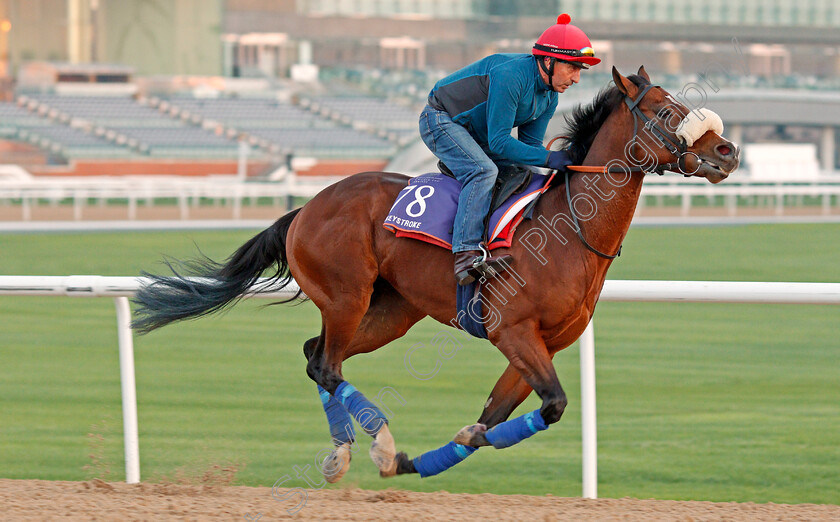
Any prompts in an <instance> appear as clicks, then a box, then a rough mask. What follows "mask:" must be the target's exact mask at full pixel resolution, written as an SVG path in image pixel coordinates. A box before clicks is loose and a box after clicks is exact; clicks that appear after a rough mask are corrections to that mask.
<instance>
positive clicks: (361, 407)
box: [335, 381, 388, 437]
mask: <svg viewBox="0 0 840 522" xmlns="http://www.w3.org/2000/svg"><path fill="white" fill-rule="evenodd" d="M335 398H336V399H338V400H339V402H341V404H342V405H344V407H345V408H346V409H347V411H349V412H350V415H352V416H353V418H354V419H356V422H358V423H359V425H360V426H361V427H362V429H363V430H365V433H367V434H368V435H370V436H371V437H375V436H376V434H377V433H379V430H380V429H382V426H384V425H386V424H388V418H387V417H385V414H384V413H382V411H381V410H380V409H379V408H377V407H376V405H375V404H373V403H372V402H370V401H369V400H368V399H367V397H365V396H364V395H362V393H361V392H360V391H359V390H357V389H356V388H354V387H353V385H352V384H350V383H349V382H347V381H344V382H342V383H341V384H339V385H338V388H336V389H335Z"/></svg>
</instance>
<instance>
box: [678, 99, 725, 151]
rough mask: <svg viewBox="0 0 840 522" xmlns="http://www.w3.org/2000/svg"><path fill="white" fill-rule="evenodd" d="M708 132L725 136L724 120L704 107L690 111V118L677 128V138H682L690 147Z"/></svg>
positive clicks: (686, 118)
mask: <svg viewBox="0 0 840 522" xmlns="http://www.w3.org/2000/svg"><path fill="white" fill-rule="evenodd" d="M706 131H714V132H716V133H718V135H721V136H722V135H723V120H721V119H720V116H718V115H717V114H716V113H715V111H713V110H710V109H706V108H705V107H702V108H700V109H694V110H692V111H689V113H688V116H686V117H685V118H683V120H682V121H681V122H680V125H679V127H677V137H679V138H682V139H683V140H684V141H685V144H686V145H687V146H689V147H691V146H692V145H694V142H695V141H697V140H699V139H700V136H702V135H704V134H706Z"/></svg>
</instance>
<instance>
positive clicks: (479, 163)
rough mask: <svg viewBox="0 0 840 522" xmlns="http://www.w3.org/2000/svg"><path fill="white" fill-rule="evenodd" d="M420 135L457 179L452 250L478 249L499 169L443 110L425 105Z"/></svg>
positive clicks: (467, 133) (465, 131) (421, 115)
mask: <svg viewBox="0 0 840 522" xmlns="http://www.w3.org/2000/svg"><path fill="white" fill-rule="evenodd" d="M420 137H421V138H422V139H423V142H424V143H425V144H426V146H427V147H429V150H431V151H432V153H433V154H434V155H435V156H437V157H438V158H439V159H440V160H441V161H443V163H444V164H445V165H446V166H447V167H448V168H449V170H451V171H452V173H453V174H454V175H455V178H456V179H457V180H458V181H460V182H461V195H460V197H459V199H458V212H457V213H456V214H455V226H454V228H453V231H452V251H453V252H464V251H466V250H478V244H479V243H481V241H482V240H483V239H484V217H485V216H486V215H487V213H488V212H489V211H490V203H491V201H490V200H491V199H492V197H493V184H494V183H495V182H496V176H497V175H498V174H499V168H498V167H497V166H496V164H495V163H494V162H493V160H491V159H490V158H489V157H488V155H487V151H485V150H484V149H483V148H482V147H481V146H480V145H479V144H478V143H476V141H475V139H473V137H472V136H471V135H470V133H469V132H468V131H467V129H465V128H464V127H462V126H461V125H458V124H457V123H455V122H453V121H452V118H451V117H450V116H449V114H448V113H446V112H445V111H439V110H436V109H434V108H432V107H430V106H428V105H427V106H426V108H425V109H423V112H422V113H420Z"/></svg>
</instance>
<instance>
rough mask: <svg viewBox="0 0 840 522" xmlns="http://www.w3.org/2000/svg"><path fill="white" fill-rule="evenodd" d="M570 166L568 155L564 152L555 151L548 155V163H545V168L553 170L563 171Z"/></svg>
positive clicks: (570, 161)
mask: <svg viewBox="0 0 840 522" xmlns="http://www.w3.org/2000/svg"><path fill="white" fill-rule="evenodd" d="M571 164H572V160H570V159H569V153H568V152H566V151H565V150H555V151H552V152H550V153H549V154H548V161H547V162H546V163H545V165H546V167H548V168H550V169H554V170H559V171H564V170H566V167H568V166H569V165H571Z"/></svg>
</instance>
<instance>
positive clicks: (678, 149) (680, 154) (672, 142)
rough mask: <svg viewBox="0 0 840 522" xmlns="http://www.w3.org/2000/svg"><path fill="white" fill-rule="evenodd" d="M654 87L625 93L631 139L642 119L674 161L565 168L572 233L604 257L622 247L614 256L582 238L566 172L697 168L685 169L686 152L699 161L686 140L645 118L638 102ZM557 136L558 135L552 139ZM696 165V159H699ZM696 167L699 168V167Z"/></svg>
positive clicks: (591, 249)
mask: <svg viewBox="0 0 840 522" xmlns="http://www.w3.org/2000/svg"><path fill="white" fill-rule="evenodd" d="M654 87H658V85H653V84H648V85H646V86H645V88H644V89H642V92H641V93H639V95H638V96H637V97H636V99H635V100H633V99H632V98H630V96H628V95H626V94H625V95H624V103H625V104H627V108H628V109H630V114H631V115H633V138H632V141H633V142H635V141H636V137H637V136H638V134H639V121H641V122H642V126H643V127H644V128H645V129H647V130H648V131H649V132H650V133H651V134H652V135H653V136H654V137H655V138H656V139H657V140H659V142H660V143H661V144H662V146H664V147H665V148H666V149H668V152H670V153H671V154H673V155H674V156H676V158H677V161H676V162H671V163H664V164H657V165H655V166H653V168H650V167H647V168H646V167H643V166H640V165H634V166H633V167H630V168H629V169H628V168H625V167H624V166H612V167H607V166H604V167H596V166H584V165H569V166H568V167H566V201H567V202H568V204H569V213H570V214H571V215H572V221H573V222H574V224H575V232H577V236H578V238H579V239H580V241H581V243H583V246H585V247H586V248H587V249H589V251H590V252H592V253H594V254H596V255H598V256H600V257H603V258H605V259H615V258H616V257H618V256H620V255H621V246H619V247H618V252H616V253H615V254H613V255H610V254H605V253H603V252H601V251H600V250H598V249H596V248H595V247H593V246H592V245H590V244H589V242H588V241H586V238H585V237H583V229H582V228H581V226H580V222H579V220H578V217H577V214H575V208H574V205H573V204H572V199H573V198H572V191H571V186H570V184H569V171H575V172H591V173H599V174H600V173H603V174H607V173H616V174H617V173H633V172H642V173H645V174H647V173H649V172H655V173H657V174H659V175H660V176H662V175H663V174H664V173H665V171H666V170H667V171H672V172H679V173H680V174H682V175H684V176H686V177H689V176H691V175H692V174H694V173H695V172H697V170H696V169H695V170H694V171H693V172H687V169H686V165H685V158H686V156H688V155H689V154H693V155H694V156H695V157H697V159H698V160H699V159H700V158H699V156H697V154H695V153H694V152H690V151H688V147H687V146H686V144H685V142H684V141H682V140H680V139H679V138H677V137H676V136H675V135H671V134H670V133H668V132H666V131H665V130H664V129H663V128H662V127H660V126H659V125H658V124H657V123H656V122H655V121H654V120H652V119H651V118H648V117H647V115H646V114H645V113H643V112H642V110H641V109H640V108H639V103H641V101H642V99H644V97H645V95H646V94H647V93H648V92H649V91H650V90H651V89H653V88H654ZM555 139H557V138H555ZM553 142H554V140H552V141H551V142H550V143H549V145H548V146H549V148H551V144H552V143H553ZM698 165H699V161H698ZM698 168H699V167H698Z"/></svg>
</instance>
